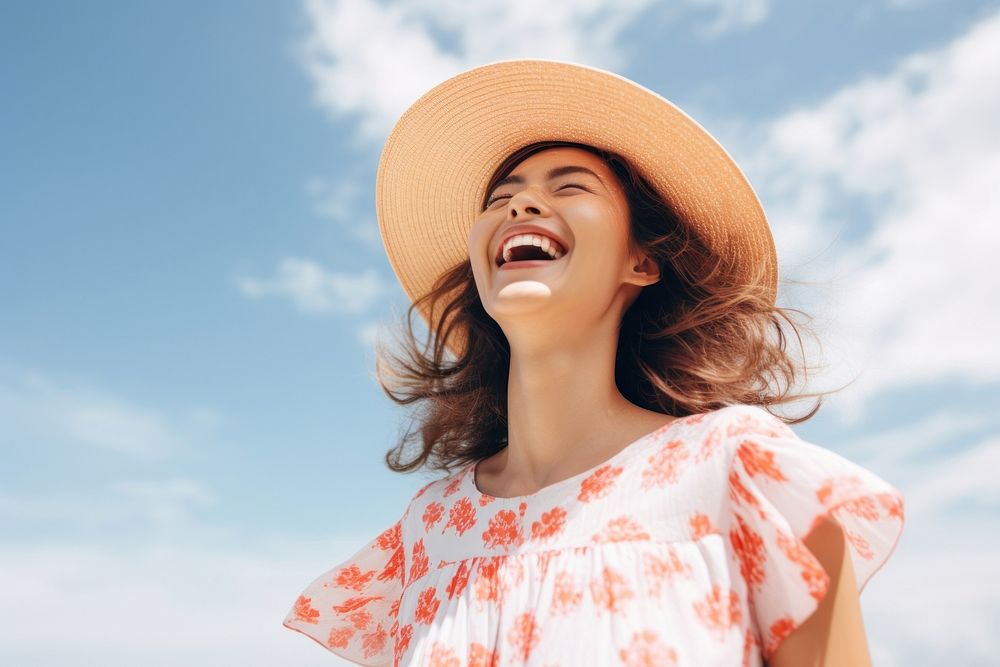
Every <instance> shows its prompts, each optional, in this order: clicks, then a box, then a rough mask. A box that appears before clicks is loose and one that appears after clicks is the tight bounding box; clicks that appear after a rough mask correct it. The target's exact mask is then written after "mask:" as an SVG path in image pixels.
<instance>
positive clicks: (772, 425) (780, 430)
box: [726, 414, 796, 438]
mask: <svg viewBox="0 0 1000 667" xmlns="http://www.w3.org/2000/svg"><path fill="white" fill-rule="evenodd" d="M764 419H766V420H767V421H764ZM764 419H759V418H758V417H757V416H756V415H746V414H743V415H736V416H735V417H734V419H733V420H732V423H730V424H729V425H728V426H727V427H726V435H728V436H729V437H733V436H742V435H746V434H748V433H754V434H756V435H762V436H765V437H768V438H790V437H792V438H793V437H796V436H795V433H794V431H792V429H791V428H790V427H789V426H788V425H787V424H785V423H784V422H783V421H781V420H780V419H779V418H778V417H775V416H774V415H769V416H768V417H765V418H764Z"/></svg>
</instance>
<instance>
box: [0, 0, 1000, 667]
mask: <svg viewBox="0 0 1000 667" xmlns="http://www.w3.org/2000/svg"><path fill="white" fill-rule="evenodd" d="M544 4H545V8H544V10H538V9H534V10H528V9H526V8H529V7H531V6H532V3H530V2H527V1H526V0H508V1H507V2H494V1H492V0H491V1H489V2H481V3H475V4H474V5H470V3H461V2H458V1H457V0H447V1H443V2H429V1H423V2H417V1H410V2H397V3H385V2H382V3H377V2H374V1H373V0H346V1H333V0H330V1H324V0H316V1H313V2H303V3H294V2H286V3H237V2H234V1H232V0H230V1H228V2H227V1H221V0H220V1H218V2H214V3H204V2H172V3H135V2H125V1H120V2H110V1H105V2H99V3H88V4H87V5H84V4H82V3H71V2H26V1H25V2H7V3H4V4H3V5H2V7H0V56H2V57H0V84H2V90H3V100H4V101H3V103H2V105H0V119H2V124H0V169H2V174H3V178H2V179H0V230H2V237H0V239H2V240H0V304H2V306H3V310H2V312H3V315H2V318H0V454H2V457H3V458H2V460H3V465H2V466H0V565H2V566H0V587H2V588H3V589H4V590H5V591H6V592H5V594H4V595H3V596H0V599H2V601H0V622H2V623H3V625H4V626H5V628H6V631H5V632H4V633H3V637H4V638H3V639H0V662H2V663H4V664H18V665H63V664H69V663H72V664H78V665H91V664H93V665H131V664H140V663H141V664H163V665H175V664H187V665H199V664H205V665H209V664H211V665H218V664H242V665H277V664H289V663H294V664H301V665H310V664H316V665H320V664H335V663H336V659H335V658H332V656H329V655H328V654H326V653H325V652H324V651H322V649H320V648H319V647H317V646H315V645H312V644H311V642H306V641H303V640H302V638H301V637H298V636H296V635H295V633H291V632H289V631H288V630H285V629H283V628H281V627H280V621H281V618H282V617H283V616H284V613H285V611H286V608H287V606H288V605H289V604H290V603H291V602H292V600H293V599H294V595H295V594H296V593H297V592H298V590H300V589H301V587H302V586H304V585H305V583H307V581H308V580H309V579H311V577H312V576H314V575H315V574H318V573H319V572H320V571H323V570H325V569H327V568H328V567H329V566H330V565H332V564H335V563H336V562H337V561H338V560H339V559H340V558H342V557H346V556H347V555H349V554H350V553H351V552H352V551H353V549H354V548H356V546H358V545H359V544H360V543H361V540H366V539H367V538H368V537H369V536H370V535H373V534H374V533H375V531H377V530H380V529H381V528H382V527H383V526H384V525H388V523H389V522H391V521H392V520H394V519H395V518H396V517H397V516H398V514H399V513H400V512H401V508H402V507H403V506H404V505H405V503H406V502H407V501H408V499H409V498H410V496H411V495H412V493H413V492H414V491H415V490H416V489H417V488H418V487H419V486H421V485H422V484H423V483H424V482H425V481H426V480H427V479H429V478H430V477H429V476H428V475H424V474H417V475H409V476H401V475H395V474H392V473H390V472H389V471H388V470H387V469H385V467H384V465H383V463H382V456H383V453H384V452H385V451H386V450H387V449H388V448H389V447H390V446H391V445H392V444H393V441H394V439H395V438H396V437H397V436H398V435H399V434H400V433H401V432H402V430H403V429H404V428H405V427H406V425H407V420H406V415H405V413H404V412H402V411H401V409H399V408H397V407H395V406H394V405H392V404H391V403H390V402H389V401H388V399H387V398H385V397H384V396H383V395H382V393H381V391H380V389H379V388H378V387H377V385H376V384H375V382H374V380H373V356H372V341H373V337H374V336H375V335H376V332H378V331H379V330H380V329H381V328H382V327H385V326H387V325H388V324H390V323H391V322H392V321H393V320H394V318H396V317H398V316H399V314H400V313H401V312H402V311H403V309H404V308H405V306H406V305H407V302H406V299H405V296H404V295H403V293H402V290H401V289H400V288H399V287H398V285H397V283H396V281H395V278H394V276H393V274H392V271H391V269H390V267H389V265H388V263H387V261H386V259H385V256H384V253H383V251H382V248H381V242H380V240H379V237H378V231H377V226H376V224H375V218H374V210H373V204H372V200H373V196H372V187H373V183H374V174H375V168H376V165H377V160H378V155H379V150H380V149H381V145H382V142H383V141H384V139H385V136H386V135H387V133H388V131H389V129H390V128H391V125H392V123H393V122H394V120H395V118H397V117H398V115H399V114H400V113H401V112H402V111H403V110H404V109H405V108H406V106H407V105H408V104H409V103H410V102H412V101H413V100H414V99H415V98H416V96H418V95H419V94H420V93H422V92H423V91H424V90H426V89H427V88H429V87H430V86H432V85H434V84H435V83H437V82H439V81H440V80H442V79H444V78H445V77H447V76H449V75H451V74H454V73H456V72H458V71H460V70H461V69H465V68H466V67H469V66H472V65H476V64H481V63H485V62H489V61H492V60H497V59H502V58H512V57H525V56H530V57H551V58H558V59H564V60H573V61H578V62H583V63H587V64H591V65H595V66H599V67H605V68H610V69H613V70H614V71H617V72H620V73H622V74H624V75H625V76H628V77H630V78H632V79H634V80H636V81H638V82H639V83H641V84H643V85H645V86H647V87H649V88H651V89H653V90H655V91H656V92H658V93H660V94H662V95H664V96H665V97H667V98H668V99H670V100H672V101H673V102H675V103H677V104H678V105H679V106H681V107H682V108H683V109H685V110H686V111H688V113H690V114H691V115H692V116H694V117H695V118H696V119H697V120H698V121H699V122H701V123H702V124H703V125H704V126H705V127H706V128H707V129H709V130H710V131H711V132H713V133H714V134H715V135H716V136H717V137H718V138H719V139H720V141H721V142H722V143H723V145H725V146H726V147H727V149H729V151H730V152H731V153H732V154H733V156H734V157H735V158H736V159H737V161H738V162H739V163H740V164H741V165H742V166H743V167H744V170H745V171H746V172H747V174H748V176H749V177H750V180H751V181H752V182H753V183H754V185H755V187H756V188H757V189H758V193H759V194H760V195H761V198H762V201H763V202H764V205H765V208H766V209H767V210H768V213H769V216H770V219H771V222H772V227H773V230H774V234H775V238H776V242H777V245H778V252H779V257H780V261H781V267H782V268H781V272H782V278H783V279H786V280H790V281H804V282H802V283H800V284H794V283H789V284H786V285H783V286H782V294H781V297H780V301H782V302H783V305H789V306H794V307H801V308H803V309H804V310H806V311H807V312H809V313H811V314H813V315H815V316H816V318H817V321H816V324H817V325H818V327H819V329H820V333H821V334H822V336H823V348H822V354H823V355H826V356H825V357H824V358H825V360H826V362H827V363H828V365H829V366H830V367H831V370H830V372H828V373H827V374H826V375H824V376H823V377H822V378H817V385H816V386H817V387H824V388H829V387H832V386H836V385H838V384H840V383H842V382H846V381H848V380H850V379H853V378H856V377H857V378H858V379H857V381H856V382H855V383H854V384H853V385H851V386H850V387H849V388H848V389H846V390H844V391H842V392H841V393H840V394H837V395H835V396H834V397H833V398H831V399H830V400H829V401H828V402H827V405H826V407H824V409H823V410H822V411H821V413H820V415H819V416H818V417H816V418H814V419H813V420H811V421H810V422H807V423H806V424H802V425H799V426H797V427H796V431H797V432H798V433H799V434H800V435H801V436H802V437H804V438H806V439H808V440H810V441H813V442H816V443H819V444H822V445H824V446H827V447H829V448H831V449H833V450H835V451H838V452H840V453H842V454H844V455H846V456H848V457H849V458H851V459H853V460H855V461H858V462H859V463H862V464H864V465H867V466H868V467H870V468H871V469H873V470H875V471H876V472H878V473H879V474H881V475H882V476H883V477H885V478H886V479H888V480H889V481H891V482H893V483H895V484H897V485H898V486H899V487H900V488H901V489H902V490H903V491H904V493H906V494H907V499H908V524H907V528H906V531H905V532H904V538H903V540H902V542H901V543H900V546H899V548H898V550H897V552H896V554H895V555H894V556H893V558H892V559H891V560H890V561H889V564H888V565H887V566H886V567H885V569H884V570H883V571H882V572H880V573H879V574H877V575H876V576H875V578H874V579H873V580H872V582H871V584H870V585H869V587H868V589H866V592H865V594H864V596H863V598H862V599H863V602H864V605H865V607H864V608H865V614H866V619H867V620H868V627H869V635H870V637H869V638H870V642H871V644H872V647H873V654H874V655H875V657H876V658H877V664H880V665H904V664H905V665H922V664H928V665H930V664H940V663H941V662H951V663H953V664H968V665H973V664H986V663H987V662H988V661H989V660H990V659H991V657H992V656H993V655H995V654H996V653H997V652H998V651H1000V643H998V642H997V639H996V638H995V636H994V634H993V633H992V630H991V629H992V628H995V627H996V623H997V621H1000V587H998V586H997V585H996V584H994V583H991V582H994V581H995V579H996V578H995V576H994V575H993V569H992V568H993V563H995V562H996V559H997V557H1000V540H998V539H997V538H996V537H995V535H997V534H1000V533H998V529H1000V512H998V508H1000V495H998V493H997V491H996V488H997V487H998V485H997V484H996V474H995V472H994V471H995V470H996V468H997V466H998V465H1000V419H998V417H997V410H996V408H995V406H996V404H997V398H998V395H1000V391H998V388H1000V354H998V353H997V352H996V346H995V341H996V340H1000V318H998V316H997V315H996V312H995V310H996V309H995V308H994V307H989V306H987V304H995V303H996V296H995V295H996V293H997V290H998V288H1000V280H998V279H997V277H996V274H995V272H994V267H995V262H996V259H995V258H996V257H997V253H998V251H1000V232H998V230H1000V225H998V222H1000V204H998V201H997V199H996V196H995V190H996V183H998V182H1000V160H998V157H997V156H998V155H1000V122H998V121H997V120H996V119H997V118H1000V113H998V111H1000V87H998V86H997V85H996V81H1000V46H998V45H1000V3H997V2H948V3H946V2H943V1H933V0H924V1H921V0H894V1H888V0H887V1H884V2H873V3H858V2H850V1H848V2H843V3H839V4H838V5H837V7H826V8H824V9H823V11H822V13H820V12H818V11H817V8H816V6H815V5H812V4H808V3H793V2H772V1H770V0H750V1H740V2H737V1H735V0H686V1H683V2H673V3H656V2H651V1H649V0H626V1H618V2H611V1H610V0H593V1H592V2H588V3H579V2H569V1H564V0H551V1H550V2H547V3H544ZM815 352H816V353H817V354H819V353H820V350H818V349H816V350H815ZM930 575H933V576H930ZM928 580H930V581H931V582H932V583H927V582H928ZM918 584H920V585H918ZM921 586H924V587H923V588H922V587H921ZM929 600H932V601H934V602H933V605H930V604H929V603H928V601H929Z"/></svg>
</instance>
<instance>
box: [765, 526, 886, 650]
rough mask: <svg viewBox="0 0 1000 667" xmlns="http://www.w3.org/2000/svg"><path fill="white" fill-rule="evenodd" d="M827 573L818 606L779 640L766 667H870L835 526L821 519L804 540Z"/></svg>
mask: <svg viewBox="0 0 1000 667" xmlns="http://www.w3.org/2000/svg"><path fill="white" fill-rule="evenodd" d="M804 541H805V543H806V546H807V547H809V550H810V551H811V552H812V553H813V555H815V556H816V558H817V559H818V560H819V562H820V563H821V564H822V565H823V569H825V570H826V572H827V574H828V575H829V576H830V587H829V589H828V590H827V592H826V596H825V597H824V598H823V600H822V601H821V602H820V604H819V607H818V608H817V609H816V611H815V612H814V613H813V615H812V616H810V617H809V618H808V619H806V621H805V622H804V623H803V624H802V625H800V626H799V627H798V628H796V629H795V631H793V632H792V634H790V635H789V636H788V637H786V638H785V640H784V641H783V642H781V645H780V646H779V647H778V650H777V651H776V652H775V654H774V655H773V656H772V657H771V660H769V661H768V663H767V664H768V667H820V666H822V667H871V657H870V656H869V655H868V642H867V640H866V639H865V626H864V623H863V621H862V619H861V602H860V600H859V596H858V587H857V581H856V578H855V575H854V568H853V566H852V564H851V556H850V553H849V552H848V550H847V547H846V542H845V540H844V533H843V531H842V530H841V528H840V524H838V523H836V522H835V521H832V520H824V521H823V522H822V523H820V525H819V526H817V527H816V528H815V529H813V531H812V532H811V533H809V535H808V536H807V537H806V538H805V540H804Z"/></svg>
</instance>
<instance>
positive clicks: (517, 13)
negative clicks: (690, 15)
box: [301, 0, 768, 140]
mask: <svg viewBox="0 0 1000 667" xmlns="http://www.w3.org/2000/svg"><path fill="white" fill-rule="evenodd" d="M654 7H655V3H653V2H652V0H614V1H612V0H583V1H580V0H549V1H548V2H546V3H545V5H544V10H542V9H540V7H539V5H538V3H537V2H534V1H533V0H487V1H484V2H464V1H462V0H436V1H434V2H431V1H430V0H403V1H401V2H395V3H391V4H390V3H380V2H377V1H376V0H307V1H306V2H305V8H306V13H307V15H308V18H309V21H310V23H311V26H312V32H311V33H310V35H309V37H308V38H307V39H306V40H305V42H304V43H303V45H302V49H301V56H302V62H303V64H304V66H305V67H306V69H307V71H308V72H309V73H310V74H311V75H312V78H313V81H314V82H315V85H316V99H317V101H318V102H319V103H320V104H321V105H322V106H323V107H325V108H326V109H328V110H329V111H330V112H331V113H332V114H333V115H334V116H335V117H336V118H338V119H341V118H343V117H344V116H350V117H355V118H357V119H358V121H359V126H360V129H361V133H360V138H361V139H363V140H372V139H378V138H381V137H383V136H384V134H386V133H387V132H388V130H389V128H390V127H391V126H392V124H393V123H394V122H395V121H396V119H397V118H398V117H399V115H400V114H401V113H402V112H403V111H404V110H405V109H406V107H407V106H409V105H410V104H411V103H412V102H413V101H415V100H416V99H417V97H419V96H420V95H421V94H423V93H424V92H425V91H427V90H428V89H430V88H431V87H433V86H434V85H435V84H437V83H439V82H441V81H443V80H444V79H446V78H448V77H449V76H452V75H454V74H456V73H458V72H459V71H461V70H464V69H467V68H469V67H472V66H475V65H480V64H484V63H487V62H490V61H494V60H503V59H509V58H523V57H532V58H554V59H558V60H570V61H573V62H579V63H583V64H589V65H593V66H598V67H605V68H610V69H620V68H621V67H622V66H623V65H624V59H625V56H624V53H623V44H622V40H621V39H620V36H621V34H622V32H623V31H624V30H625V29H626V28H627V27H629V26H630V25H633V24H634V23H635V22H636V21H637V20H638V19H639V18H640V17H641V16H642V15H643V13H644V12H646V11H650V10H651V8H654ZM684 7H685V8H687V9H688V10H693V11H695V12H696V13H698V14H703V13H708V14H709V15H710V18H709V23H708V24H707V27H706V28H705V29H704V30H703V31H702V32H703V34H704V35H705V36H707V37H717V36H719V35H721V34H724V33H726V32H728V31H731V30H735V29H739V28H744V27H746V26H750V25H754V24H756V23H759V22H760V21H761V20H763V19H764V18H765V17H766V16H767V13H768V2H767V0H752V1H751V2H739V1H738V0H688V1H687V2H686V3H685V4H684Z"/></svg>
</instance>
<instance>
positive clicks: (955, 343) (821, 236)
mask: <svg viewBox="0 0 1000 667" xmlns="http://www.w3.org/2000/svg"><path fill="white" fill-rule="evenodd" d="M997 80H1000V14H995V15H993V16H991V17H989V18H987V19H986V20H983V21H982V22H980V23H979V24H977V25H975V26H974V27H973V28H972V29H971V30H969V31H968V32H967V33H966V34H963V35H961V36H960V37H959V38H957V39H955V40H954V41H953V42H952V43H951V44H949V45H947V46H946V47H944V48H941V49H939V50H935V51H929V52H926V53H919V54H916V55H913V56H911V57H908V58H906V59H905V60H903V61H902V62H901V63H900V64H899V65H898V66H897V67H896V68H895V69H894V70H893V71H891V72H889V73H887V74H884V75H880V76H873V77H869V78H866V79H864V80H861V81H859V82H858V83H856V84H853V85H850V86H848V87H846V88H844V89H842V90H840V91H838V92H836V93H835V94H833V95H831V96H830V97H829V98H827V99H826V100H824V101H823V102H821V103H819V104H817V105H815V106H812V107H810V108H804V109H800V110H797V111H794V112H791V113H788V114H786V115H784V116H782V117H781V118H778V119H777V120H776V121H775V122H773V123H770V124H768V125H767V126H766V127H765V128H763V130H761V131H760V132H759V133H758V135H757V136H758V139H759V141H758V144H757V146H756V148H755V149H751V148H750V147H748V146H747V145H746V144H745V143H744V142H741V141H739V140H738V138H737V137H736V136H735V135H734V137H733V143H734V144H736V145H740V144H742V148H743V150H744V152H745V163H746V164H747V165H748V167H749V169H748V171H750V173H751V178H752V180H754V181H755V183H758V184H759V187H760V189H761V192H762V196H763V198H764V200H765V206H766V207H767V208H768V209H769V212H770V216H771V219H772V224H773V226H774V228H775V234H776V237H777V239H778V242H779V246H780V247H779V253H780V254H781V261H782V265H783V267H784V271H786V276H788V275H791V276H793V277H796V278H802V277H803V276H801V275H796V274H797V273H798V270H799V268H800V267H804V269H803V270H804V272H805V273H806V274H807V276H808V279H809V280H810V281H812V280H816V281H818V282H819V283H821V284H823V283H829V284H830V285H831V286H832V287H833V289H832V290H830V293H829V294H828V297H829V298H830V299H831V301H832V303H831V305H830V307H829V309H826V310H825V312H824V316H825V319H826V320H827V321H828V322H829V330H828V331H826V332H824V338H825V339H827V340H828V341H829V343H830V345H829V349H832V350H834V351H840V353H841V354H843V358H842V359H839V360H838V364H837V365H838V366H840V367H842V368H845V369H847V370H848V372H846V376H850V377H854V375H855V374H856V369H858V368H863V369H864V371H863V373H862V374H861V377H860V379H859V380H858V382H857V383H856V384H855V385H853V386H852V387H851V391H850V392H849V393H847V392H845V398H848V397H849V400H848V403H845V404H844V406H843V407H844V410H845V413H849V414H853V415H854V416H855V417H856V418H858V419H860V418H861V416H862V415H863V413H864V407H865V405H867V404H868V399H870V398H871V397H872V396H873V395H875V394H877V393H880V392H885V391H888V390H890V389H894V388H904V387H913V386H915V385H919V384H931V383H934V382H939V381H943V380H945V379H954V378H956V377H957V378H962V379H964V380H965V381H967V382H969V383H973V384H976V383H987V382H996V380H997V379H1000V355H997V354H989V353H988V351H989V350H990V349H992V348H993V347H994V346H995V343H994V341H996V340H1000V313H998V311H997V310H996V309H995V308H990V307H989V304H991V303H993V302H994V301H995V300H996V298H995V297H996V294H997V292H998V291H1000V276H998V274H997V273H996V271H995V270H994V265H995V263H996V257H997V256H1000V224H998V223H1000V199H998V198H997V197H996V184H997V183H1000V120H998V118H1000V116H998V114H997V113H996V110H997V109H998V108H1000V87H998V86H996V85H995V82H996V81H997ZM743 129H744V130H747V131H748V132H750V131H752V130H753V128H743ZM831 249H833V252H831V251H830V250H831ZM844 379H846V377H841V378H838V382H839V381H841V380H844Z"/></svg>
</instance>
